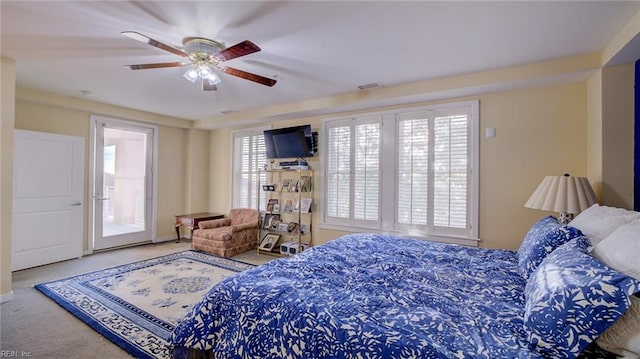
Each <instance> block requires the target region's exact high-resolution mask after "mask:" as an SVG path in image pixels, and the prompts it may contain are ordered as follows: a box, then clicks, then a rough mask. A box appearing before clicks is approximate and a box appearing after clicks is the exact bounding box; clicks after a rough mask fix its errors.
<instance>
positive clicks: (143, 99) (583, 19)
mask: <svg viewBox="0 0 640 359" xmlns="http://www.w3.org/2000/svg"><path fill="white" fill-rule="evenodd" d="M639 10H640V2H638V1H630V2H618V1H558V2H553V1H532V2H526V1H511V2H484V1H473V2H460V1H449V2H433V1H424V2H419V1H413V2H398V1H388V2H381V1H376V2H373V1H371V2H369V1H355V2H327V1H319V2H308V1H298V2H280V1H274V2H259V1H250V2H241V1H184V2H180V1H158V2H151V1H126V2H125V1H55V2H54V1H52V2H33V1H16V2H12V1H1V2H0V11H1V15H2V22H1V26H2V42H1V48H2V56H6V57H9V58H12V59H15V60H16V71H17V73H16V77H17V80H16V81H17V86H18V87H21V88H29V89H35V90H42V91H47V92H52V93H56V94H60V95H65V96H72V97H84V95H83V92H84V91H89V92H90V93H91V96H90V97H85V98H87V99H90V100H92V101H98V102H104V103H108V104H114V105H120V106H124V107H129V108H133V109H138V110H143V111H148V112H153V113H159V114H163V115H168V116H174V117H178V118H184V119H190V120H198V119H211V118H222V119H224V115H223V113H225V112H227V111H233V112H235V113H234V116H233V119H234V121H238V119H242V118H243V116H242V114H243V112H245V113H247V117H250V116H255V113H257V112H259V111H260V109H262V108H268V107H271V108H272V107H273V106H275V105H283V104H291V103H295V102H301V101H306V100H314V99H321V98H331V97H332V96H339V95H342V94H345V93H350V92H357V91H358V89H357V87H358V86H360V85H365V84H370V83H380V84H382V85H383V86H385V87H390V86H396V85H400V84H404V83H409V82H414V81H424V80H429V79H434V78H441V77H445V76H455V75H460V74H468V73H473V72H477V71H482V70H490V69H497V68H502V67H508V66H515V65H521V64H527V63H533V62H538V61H544V60H549V59H556V58H562V57H567V56H574V55H581V54H587V53H593V52H597V51H601V50H603V49H604V47H605V46H606V45H607V44H608V43H609V42H610V41H611V40H612V39H613V38H614V36H615V35H616V34H618V33H619V32H620V31H621V30H622V27H623V26H624V25H625V24H627V22H629V20H631V18H632V17H633V16H634V15H635V14H636V13H637V12H638V11H639ZM126 30H130V31H137V32H140V33H143V34H145V35H147V36H149V37H151V38H154V39H156V40H158V41H160V42H163V43H166V44H169V45H172V46H175V47H178V48H181V46H182V45H181V44H182V39H183V38H184V37H188V36H199V37H206V38H211V39H214V40H217V41H221V42H223V43H224V44H225V45H226V46H231V45H234V44H236V43H238V42H240V41H243V40H251V41H253V42H254V43H256V44H257V45H258V46H260V47H261V48H262V51H261V52H257V53H254V54H250V55H247V56H244V57H241V58H237V59H234V60H231V61H228V62H226V63H225V64H226V65H229V66H232V67H236V68H239V69H242V70H245V71H249V72H253V73H256V74H260V75H263V76H266V77H269V78H274V79H276V80H278V83H277V84H276V85H275V86H274V87H272V88H269V87H266V86H262V85H259V84H256V83H254V82H250V81H247V80H243V79H240V78H237V77H233V76H229V75H227V74H220V77H221V79H222V83H221V84H219V85H218V91H215V92H203V91H202V90H201V89H200V87H199V86H198V85H197V84H192V83H190V82H188V81H187V80H185V79H184V78H183V77H182V73H183V72H184V71H185V68H163V69H151V70H139V71H132V70H130V69H128V68H126V67H124V66H123V65H128V64H143V63H157V62H174V61H182V60H183V59H182V58H180V57H178V56H176V55H173V54H170V53H167V52H164V51H162V50H159V49H157V48H154V47H151V46H149V45H145V44H143V43H139V42H137V41H134V40H132V39H130V38H127V37H125V36H122V35H121V34H120V32H122V31H126ZM634 55H637V53H636V54H633V55H632V56H634ZM334 110H335V109H334ZM323 111H324V112H330V111H331V109H329V108H327V109H324V110H321V111H320V112H323ZM290 115H292V116H294V115H300V114H299V113H295V111H294V112H292V113H290ZM281 117H282V118H285V117H287V116H286V114H283V115H282V116H281Z"/></svg>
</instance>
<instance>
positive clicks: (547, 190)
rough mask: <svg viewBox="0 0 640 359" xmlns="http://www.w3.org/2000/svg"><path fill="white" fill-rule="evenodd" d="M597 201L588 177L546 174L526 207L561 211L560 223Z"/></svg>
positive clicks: (570, 218)
mask: <svg viewBox="0 0 640 359" xmlns="http://www.w3.org/2000/svg"><path fill="white" fill-rule="evenodd" d="M596 202H597V198H596V195H595V193H594V192H593V188H591V185H590V184H589V180H588V179H587V178H586V177H572V176H570V175H569V174H566V173H565V174H564V175H563V176H546V177H545V178H544V179H543V180H542V182H541V183H540V185H539V186H538V188H537V189H536V190H535V192H533V194H532V195H531V197H529V200H528V201H527V203H525V205H524V206H525V207H527V208H533V209H541V210H543V211H554V212H560V217H559V218H558V220H559V222H560V223H565V224H566V223H569V222H571V221H572V220H573V218H574V216H575V215H576V214H578V213H580V212H582V211H584V210H585V209H587V208H589V207H590V206H591V205H592V204H594V203H596Z"/></svg>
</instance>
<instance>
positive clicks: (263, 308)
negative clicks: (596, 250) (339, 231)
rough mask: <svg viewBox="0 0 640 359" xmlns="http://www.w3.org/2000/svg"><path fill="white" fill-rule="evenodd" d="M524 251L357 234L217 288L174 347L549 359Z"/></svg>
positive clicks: (178, 332) (230, 354) (297, 354)
mask: <svg viewBox="0 0 640 359" xmlns="http://www.w3.org/2000/svg"><path fill="white" fill-rule="evenodd" d="M525 284H526V282H525V280H524V279H523V277H522V276H520V275H519V274H518V270H517V259H516V252H513V251H508V250H493V249H482V248H467V247H462V246H455V245H446V244H439V243H433V242H428V241H420V240H415V239H408V238H398V237H392V236H383V235H373V234H357V235H347V236H344V237H341V238H339V239H336V240H334V241H332V242H329V243H326V244H324V245H322V246H317V247H314V248H312V249H310V250H307V251H305V252H302V253H301V254H299V255H297V256H294V257H290V258H283V259H277V260H274V261H272V262H270V263H268V264H266V265H262V266H259V267H257V268H255V269H251V270H249V271H246V272H243V273H240V274H238V275H236V276H234V277H232V278H228V279H227V280H225V281H223V282H222V283H220V284H218V285H216V286H215V287H214V288H212V289H211V291H210V292H209V293H208V294H207V295H206V296H205V298H203V300H202V301H201V302H200V303H198V304H197V305H196V306H194V308H193V310H192V311H191V312H190V313H189V314H188V315H187V316H186V317H185V318H184V319H183V321H182V322H181V323H180V324H179V325H178V326H177V327H176V328H175V330H174V331H173V333H172V335H171V338H170V339H169V341H170V343H171V344H172V345H173V346H174V347H186V348H192V349H198V350H213V352H214V353H215V358H247V357H249V358H305V359H308V358H465V357H474V358H537V357H540V355H539V354H538V353H537V352H535V351H534V350H533V349H530V348H529V344H528V341H527V339H526V334H525V332H524V326H523V312H524V296H523V291H524V287H525Z"/></svg>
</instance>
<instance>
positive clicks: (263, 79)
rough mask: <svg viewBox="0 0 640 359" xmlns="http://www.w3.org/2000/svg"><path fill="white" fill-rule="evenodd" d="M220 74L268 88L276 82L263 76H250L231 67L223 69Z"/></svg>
mask: <svg viewBox="0 0 640 359" xmlns="http://www.w3.org/2000/svg"><path fill="white" fill-rule="evenodd" d="M222 72H224V73H225V74H229V75H233V76H237V77H241V78H243V79H246V80H249V81H253V82H257V83H259V84H262V85H265V86H269V87H271V86H273V85H275V84H276V82H277V81H276V80H272V79H270V78H267V77H264V76H260V75H256V74H252V73H250V72H246V71H242V70H238V69H234V68H233V67H223V68H222Z"/></svg>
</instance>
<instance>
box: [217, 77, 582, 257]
mask: <svg viewBox="0 0 640 359" xmlns="http://www.w3.org/2000/svg"><path fill="white" fill-rule="evenodd" d="M586 93H587V91H586V83H585V82H580V83H570V84H564V85H554V86H545V87H538V88H532V89H524V90H517V91H509V92H501V93H488V94H483V95H480V96H478V97H474V98H479V99H480V121H481V123H480V128H481V131H480V132H481V137H480V228H479V229H480V239H481V246H483V247H490V248H511V249H517V247H518V246H519V245H520V242H521V241H522V238H523V236H524V234H525V233H526V231H527V230H528V229H529V228H530V227H531V224H532V223H533V222H534V221H535V220H537V219H539V218H540V217H542V216H543V215H545V214H546V213H544V212H541V211H536V210H531V209H526V208H524V203H525V202H526V200H527V199H528V198H529V196H530V195H531V193H533V191H534V190H535V188H536V187H537V186H538V184H539V183H540V181H541V180H542V178H544V176H546V175H556V174H563V173H565V172H569V173H571V174H573V175H576V176H586V168H587V166H586V155H585V151H584V149H585V148H586V133H587V121H586ZM464 99H469V98H464ZM464 99H451V101H452V102H453V101H458V100H464ZM424 104H427V103H420V104H415V105H424ZM377 110H379V109H369V110H368V111H377ZM334 116H340V114H336V115H332V117H334ZM307 123H308V124H311V126H312V127H313V128H314V129H321V118H320V117H313V118H305V119H299V120H296V121H286V122H279V123H275V124H274V127H286V126H292V125H295V124H307ZM486 127H495V128H496V130H497V136H496V137H495V138H485V137H484V128H486ZM322 135H323V133H322V132H321V131H320V133H319V136H322ZM211 138H212V153H211V156H212V158H213V156H215V157H216V158H218V157H220V158H222V159H225V160H221V161H219V162H217V161H216V163H217V164H216V167H217V168H216V170H215V172H216V173H221V176H222V177H221V178H218V179H212V186H211V207H212V208H217V209H221V210H224V211H226V210H228V207H229V203H230V191H229V188H230V187H229V186H230V185H229V181H228V178H229V177H230V176H229V175H227V173H230V171H231V162H230V161H229V160H228V159H230V158H231V130H229V129H225V130H217V131H213V132H212V137H211ZM321 156H323V153H322V151H321V152H320V153H319V157H316V158H314V159H313V160H312V161H311V162H310V165H311V166H312V167H313V168H314V169H315V170H316V172H315V183H316V187H315V193H314V201H315V202H316V203H318V201H320V200H321V193H319V189H320V187H321V186H319V185H318V184H320V183H321V180H322V174H321V173H320V157H321ZM219 166H226V167H219ZM313 220H314V227H313V228H314V242H315V243H316V244H319V243H324V242H326V241H328V240H331V239H334V238H336V237H338V236H340V235H342V234H344V232H340V231H333V230H324V229H320V228H319V222H318V221H319V215H318V213H316V214H314V218H313Z"/></svg>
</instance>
